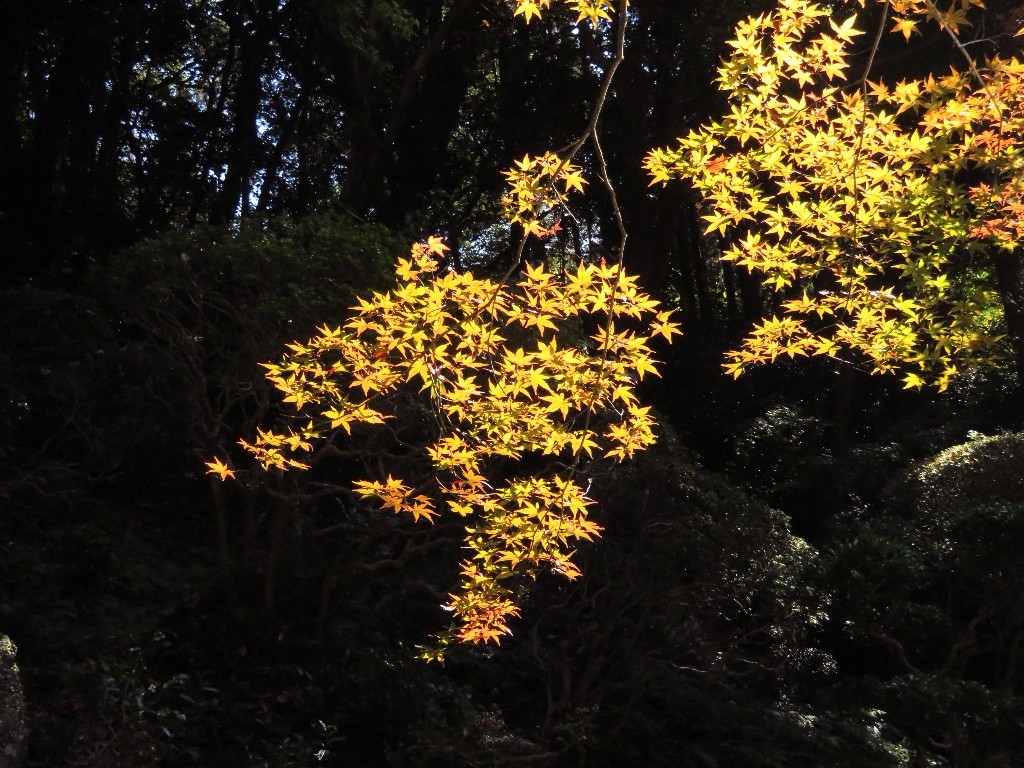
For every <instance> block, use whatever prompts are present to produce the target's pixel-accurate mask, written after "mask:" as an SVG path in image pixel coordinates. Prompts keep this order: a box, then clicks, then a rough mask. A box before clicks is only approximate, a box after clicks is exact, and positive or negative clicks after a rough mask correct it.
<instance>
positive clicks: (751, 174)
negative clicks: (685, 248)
mask: <svg viewBox="0 0 1024 768" xmlns="http://www.w3.org/2000/svg"><path fill="white" fill-rule="evenodd" d="M977 4H978V2H977V0H956V2H955V3H953V5H951V6H950V7H949V8H948V9H946V10H943V11H939V10H938V9H937V8H936V6H935V5H934V3H933V2H932V1H931V0H905V1H903V2H898V3H894V4H893V9H894V11H895V12H896V13H897V16H898V17H899V18H903V17H904V16H907V17H910V16H913V15H914V14H924V15H927V16H930V17H932V18H934V19H935V20H937V21H939V22H940V23H941V24H942V25H943V26H944V27H946V28H948V29H950V30H953V31H954V32H955V30H956V28H958V27H959V26H961V25H963V24H964V23H965V21H964V20H963V18H962V15H963V13H965V12H966V10H967V8H968V7H969V6H971V5H977ZM829 14H830V12H829V11H828V10H827V9H826V8H824V7H822V6H819V5H816V4H814V3H812V2H809V0H782V2H781V3H780V5H779V7H778V8H777V9H776V10H775V11H774V12H772V13H769V14H764V15H761V16H758V17H756V18H751V19H748V20H747V21H744V22H743V23H741V24H740V25H739V26H738V27H737V29H736V36H735V38H734V39H733V40H731V41H729V46H730V47H731V48H732V53H731V54H730V55H729V57H728V58H727V59H726V60H725V62H724V63H723V65H722V67H721V69H720V70H719V77H718V85H719V87H720V89H721V90H723V91H724V92H725V93H726V94H727V95H728V113H727V114H726V116H725V117H724V118H722V119H721V120H720V121H718V122H713V123H711V124H710V125H707V126H704V127H702V128H701V129H699V130H697V131H692V132H691V133H689V134H688V135H687V136H685V137H683V138H682V139H680V141H679V144H678V146H677V147H675V148H668V149H659V150H655V151H653V152H651V153H650V154H649V155H648V157H647V159H646V168H647V169H648V171H649V172H650V174H651V176H652V183H657V182H665V181H668V180H669V179H673V178H687V179H689V180H690V181H691V183H692V184H693V186H694V187H695V188H696V189H697V190H698V191H699V192H700V193H701V194H702V195H703V197H704V199H705V200H706V201H707V203H708V206H709V208H710V211H709V213H708V214H707V215H706V216H705V217H704V218H705V219H706V221H707V223H708V226H707V232H708V233H717V234H718V235H719V236H721V237H722V238H723V247H724V257H725V258H726V259H729V260H731V261H734V262H736V263H737V264H740V265H743V266H746V267H749V268H751V269H754V270H757V271H758V272H760V273H761V274H762V275H763V276H764V279H765V281H766V283H767V284H768V285H770V286H771V287H772V288H774V289H775V290H776V291H777V292H778V293H780V294H782V301H781V306H782V309H783V310H784V313H783V314H780V315H777V316H774V317H771V318H769V319H767V320H765V321H764V322H762V323H761V324H759V325H758V326H757V327H756V328H755V329H754V331H753V332H752V334H751V335H750V336H749V337H748V338H747V340H746V341H745V343H744V345H743V348H742V349H740V350H739V351H737V352H735V353H734V354H732V356H731V359H730V360H729V362H728V364H727V366H726V368H727V370H728V371H729V372H730V373H732V374H734V375H739V374H740V373H741V372H742V371H743V370H744V369H745V368H746V367H748V366H750V365H752V364H757V363H762V362H766V361H771V360H775V359H776V358H778V357H780V356H788V357H795V356H802V355H827V356H835V355H837V354H839V353H840V352H852V353H853V355H854V357H855V359H857V360H862V361H866V362H867V364H868V365H869V366H870V368H871V369H872V370H873V371H875V372H889V371H895V370H900V371H902V372H903V373H904V376H905V378H904V381H905V382H906V384H907V386H910V387H915V386H920V385H921V384H923V383H929V384H934V385H936V386H937V387H938V388H939V389H944V388H945V387H946V386H947V385H948V383H949V382H950V380H951V379H952V378H953V377H954V376H955V375H956V374H957V373H958V372H959V370H960V368H961V367H962V366H963V365H964V363H976V362H979V361H985V360H987V359H989V357H990V354H991V353H990V348H991V346H992V344H993V342H994V341H995V340H996V336H995V334H994V333H993V331H992V325H993V322H992V318H993V317H994V316H998V307H999V304H998V299H997V295H996V292H995V291H994V290H993V289H992V285H991V284H990V280H989V279H988V278H989V277H990V276H991V272H992V271H991V270H990V269H988V268H987V262H986V258H987V256H988V255H989V253H990V251H991V247H992V244H993V243H995V244H998V245H1003V246H1009V247H1013V246H1015V244H1016V242H1017V241H1018V240H1019V237H1020V234H1021V233H1022V231H1024V227H1022V226H1021V224H1020V222H1021V221H1022V216H1021V213H1022V211H1024V206H1022V204H1021V202H1022V198H1021V190H1022V185H1021V183H1020V181H1019V180H1020V179H1021V178H1022V176H1021V174H1022V170H1024V160H1022V157H1021V155H1020V152H1019V147H1020V146H1021V136H1022V135H1024V109H1022V106H1024V102H1022V93H1024V87H1022V84H1024V79H1022V77H1021V75H1022V67H1021V65H1020V64H1019V63H1018V62H1017V61H1016V60H1015V59H1011V60H1009V61H1003V60H1000V59H998V58H992V59H990V60H988V61H986V62H984V63H983V64H975V65H972V67H970V68H968V71H966V72H957V71H953V72H951V73H949V74H946V75H944V76H942V77H927V78H924V79H921V80H914V81H901V82H898V83H884V82H877V83H875V82H866V83H865V84H864V85H863V86H860V85H859V84H858V82H857V78H856V76H855V75H854V76H851V74H850V73H849V71H848V69H849V65H848V54H849V50H850V47H851V43H852V41H853V40H854V38H855V37H856V36H858V35H860V34H861V32H860V31H859V30H858V29H856V27H855V19H854V18H852V17H851V18H849V19H846V20H844V21H842V22H836V21H832V20H830V19H828V17H829ZM826 21H827V25H826V23H825V22H826ZM901 29H902V28H901ZM979 77H980V78H982V82H979V81H978V79H979ZM1011 137H1012V140H1011ZM979 179H984V180H985V183H980V182H979V181H978V180H979ZM972 181H973V183H974V187H973V188H972V189H970V190H968V189H967V188H966V187H965V185H966V184H969V183H971V182H972Z"/></svg>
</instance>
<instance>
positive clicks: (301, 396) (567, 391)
mask: <svg viewBox="0 0 1024 768" xmlns="http://www.w3.org/2000/svg"><path fill="white" fill-rule="evenodd" d="M445 250H446V247H445V245H444V244H443V243H442V242H441V240H440V239H438V238H431V239H430V240H429V241H427V242H426V243H420V244H417V245H415V246H414V247H413V249H412V253H411V255H410V257H409V258H407V259H400V260H399V262H398V264H397V267H396V275H397V278H398V280H397V284H396V286H395V287H394V288H393V289H392V290H390V291H387V292H381V293H376V294H374V295H373V296H372V297H370V298H369V299H365V300H360V302H359V306H358V307H356V308H355V310H356V313H355V315H354V316H353V317H352V319H350V320H349V321H348V322H346V323H345V324H344V325H342V326H341V327H338V328H330V327H327V326H325V327H323V328H321V329H319V330H320V333H319V335H317V336H315V337H314V338H312V339H310V340H309V341H307V342H305V343H295V344H291V345H289V352H288V354H286V355H285V356H284V358H283V359H282V360H281V361H280V362H277V363H271V364H266V366H265V367H266V369H267V376H268V378H269V380H270V381H272V382H273V383H274V385H275V386H276V388H277V389H278V390H279V391H280V393H281V395H282V398H283V400H284V402H286V403H290V404H292V406H293V407H294V409H295V411H296V413H297V416H296V421H297V422H299V423H304V424H305V426H302V427H300V428H295V429H286V430H284V431H280V432H274V431H268V432H264V431H260V432H259V433H258V435H257V439H256V440H255V442H253V443H252V444H250V443H246V442H243V443H242V444H243V445H244V446H245V448H246V449H248V450H249V451H250V452H251V453H252V454H253V455H254V456H255V457H256V458H257V459H258V460H259V461H260V462H261V463H262V464H263V465H264V466H266V467H268V468H269V467H276V468H279V469H289V468H300V469H301V468H306V467H307V466H308V464H309V458H308V457H309V456H310V455H312V454H313V453H314V452H315V450H316V446H318V445H321V444H323V443H324V442H325V441H330V440H333V439H336V438H337V437H338V431H339V430H341V431H343V432H345V433H349V432H351V431H352V430H354V429H356V427H357V426H358V425H375V424H382V423H384V422H385V421H387V420H389V419H393V418H395V417H396V416H397V415H398V413H397V410H398V408H399V406H400V405H401V404H402V403H406V404H408V402H409V398H410V397H418V398H420V399H421V402H422V403H423V404H424V405H427V406H428V407H429V408H430V410H432V411H433V413H434V420H435V426H434V428H433V434H432V437H431V439H430V440H429V441H428V442H427V443H426V444H425V445H423V446H422V447H421V448H420V453H419V454H418V455H419V459H418V462H419V463H418V464H415V466H418V467H419V469H418V470H410V472H411V475H412V476H410V477H394V476H392V475H391V474H389V475H388V476H387V477H386V478H384V479H380V480H365V481H360V482H357V483H356V484H355V490H356V493H357V494H359V495H360V496H362V497H363V498H366V499H373V500H375V502H376V503H377V504H379V505H380V506H381V507H383V508H385V509H390V510H392V511H394V512H396V513H401V514H408V515H411V516H412V517H413V518H414V519H416V520H419V519H424V520H428V521H433V520H434V519H435V518H436V517H437V516H438V515H440V514H445V513H451V514H453V515H456V516H458V517H461V518H464V519H465V528H466V540H465V548H466V550H467V552H468V555H467V558H466V560H465V561H464V562H463V563H462V570H461V579H460V585H459V589H458V590H457V591H456V592H455V593H454V594H452V596H451V603H450V604H449V605H448V606H447V608H448V609H450V610H451V611H452V612H453V614H454V619H455V621H454V623H453V626H452V627H451V628H450V629H449V630H448V631H447V632H445V633H443V634H442V635H440V637H439V643H438V646H437V647H436V648H435V649H434V650H432V651H430V652H428V654H427V655H428V656H430V657H431V658H437V657H439V656H440V654H441V653H442V652H443V648H444V647H445V646H446V645H447V644H448V643H450V642H453V641H462V642H489V641H495V642H497V641H498V640H499V638H500V637H501V636H502V635H503V634H505V633H507V632H508V631H509V629H508V623H507V622H508V620H509V618H510V617H513V616H515V615H517V610H518V609H517V608H516V604H515V591H514V584H515V581H516V580H517V579H520V578H522V577H523V576H533V575H536V573H538V572H539V571H540V570H542V569H549V570H551V571H553V572H555V573H559V574H562V575H564V576H566V577H567V578H574V577H575V576H576V575H577V574H578V571H577V569H576V566H575V565H573V562H572V556H573V550H572V543H573V542H574V541H576V540H577V539H581V538H582V539H591V538H592V537H594V536H596V535H597V534H598V533H599V531H600V528H599V527H598V526H597V525H596V524H595V523H593V522H592V521H591V520H589V518H588V514H587V510H588V507H589V506H590V504H591V500H590V499H589V498H587V496H586V493H585V490H584V488H583V486H581V485H580V482H579V481H580V479H581V478H580V474H581V467H582V463H581V462H582V461H583V460H584V457H586V458H588V459H589V458H603V457H610V458H614V459H617V460H622V459H626V458H629V457H631V456H632V455H633V454H634V453H635V452H636V451H639V450H643V449H644V448H646V447H647V446H649V445H651V444H652V443H653V442H654V439H655V438H654V432H653V428H654V426H655V425H654V419H653V418H652V416H651V415H650V411H649V409H648V408H646V407H643V406H641V405H640V404H639V402H638V400H637V396H636V394H635V391H634V387H635V384H636V382H637V381H638V380H640V379H642V378H643V377H644V376H645V375H646V374H656V370H655V367H654V361H653V359H652V354H651V349H650V346H649V344H650V341H651V338H652V337H654V336H662V337H664V338H665V339H668V340H671V338H672V336H673V335H675V334H678V333H679V330H678V327H677V325H676V324H675V323H673V322H672V320H671V316H670V312H668V311H664V310H661V309H660V308H659V305H658V302H656V301H654V300H653V299H651V298H650V297H649V296H648V295H647V294H645V293H643V292H642V291H641V290H640V289H639V288H638V286H637V283H636V278H635V277H633V276H631V275H628V274H626V273H624V272H623V271H622V270H621V269H620V268H619V267H618V266H606V265H604V264H603V263H602V264H580V265H579V266H578V267H577V268H576V269H575V270H573V271H567V272H563V273H560V274H556V273H551V272H548V271H546V270H545V268H544V267H543V266H529V267H527V268H526V270H525V273H524V274H522V276H521V279H520V280H519V281H518V282H517V283H515V284H514V285H499V284H496V283H494V282H492V281H491V280H488V279H485V278H477V277H474V276H473V275H472V274H470V273H467V272H457V271H455V270H452V269H448V268H445V267H443V266H442V265H443V262H444V252H445ZM585 327H591V328H595V329H597V330H595V331H594V332H593V333H592V334H591V335H590V337H589V338H586V337H585V336H584V334H583V333H582V329H583V328H585ZM567 338H568V339H570V340H569V341H566V339H567ZM510 339H515V341H514V342H512V341H510ZM527 457H532V458H533V459H534V461H533V462H532V463H533V464H534V465H536V464H538V461H537V460H538V459H542V458H543V457H547V459H548V460H547V461H546V462H545V461H542V462H540V464H541V465H542V466H556V465H557V466H558V467H560V468H561V469H560V470H559V471H558V472H554V471H553V470H549V471H548V472H546V473H545V472H539V473H531V474H530V475H528V476H525V477H518V476H516V473H515V467H516V464H517V462H518V461H519V460H521V459H524V458H527ZM414 463H415V462H414ZM211 466H213V465H211ZM499 466H500V467H501V476H502V477H503V478H504V479H502V480H499V479H498V478H497V476H495V475H494V474H493V472H494V470H495V468H496V467H499ZM214 471H217V472H218V474H220V473H222V470H221V467H220V465H219V464H218V465H217V466H216V467H214Z"/></svg>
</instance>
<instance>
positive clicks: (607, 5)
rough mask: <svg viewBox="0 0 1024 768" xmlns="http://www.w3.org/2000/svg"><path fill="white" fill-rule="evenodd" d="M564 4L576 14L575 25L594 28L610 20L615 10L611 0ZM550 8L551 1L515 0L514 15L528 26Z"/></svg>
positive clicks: (569, 0) (587, 0) (572, 0)
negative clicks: (581, 23)
mask: <svg viewBox="0 0 1024 768" xmlns="http://www.w3.org/2000/svg"><path fill="white" fill-rule="evenodd" d="M565 3H566V4H567V5H568V6H569V7H570V8H571V9H572V10H574V11H575V12H576V13H577V14H578V16H577V19H576V21H577V23H578V22H581V21H589V22H590V23H591V24H593V25H594V26H597V25H598V23H599V22H600V21H601V20H608V19H611V13H612V11H614V9H615V6H614V4H613V3H612V2H611V0H565ZM550 7H551V0H516V11H515V14H514V15H516V16H523V17H525V18H526V23H527V24H529V23H530V19H532V18H534V17H537V18H540V17H541V12H542V11H544V10H547V9H548V8H550Z"/></svg>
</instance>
